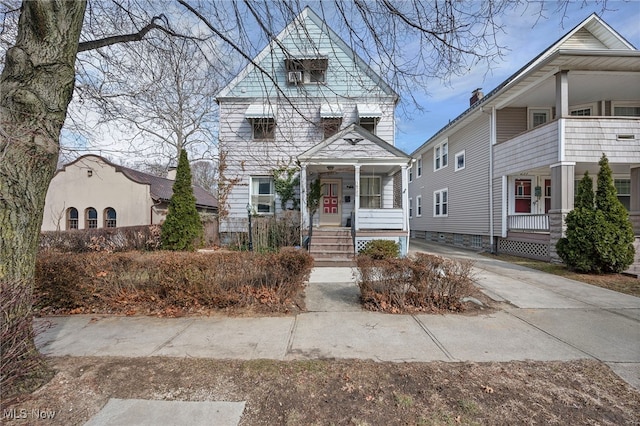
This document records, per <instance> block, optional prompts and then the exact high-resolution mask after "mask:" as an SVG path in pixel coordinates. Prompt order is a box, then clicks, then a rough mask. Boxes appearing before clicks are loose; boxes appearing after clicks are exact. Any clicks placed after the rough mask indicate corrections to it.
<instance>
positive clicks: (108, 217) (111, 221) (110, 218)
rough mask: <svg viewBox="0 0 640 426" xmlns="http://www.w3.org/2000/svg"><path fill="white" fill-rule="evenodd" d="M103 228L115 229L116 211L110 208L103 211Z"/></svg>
mask: <svg viewBox="0 0 640 426" xmlns="http://www.w3.org/2000/svg"><path fill="white" fill-rule="evenodd" d="M103 216H104V227H105V228H115V227H116V211H115V209H113V208H111V207H107V208H106V209H104V215H103Z"/></svg>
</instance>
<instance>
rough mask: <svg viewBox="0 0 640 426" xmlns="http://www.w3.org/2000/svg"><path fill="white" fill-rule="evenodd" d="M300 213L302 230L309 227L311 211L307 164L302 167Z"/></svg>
mask: <svg viewBox="0 0 640 426" xmlns="http://www.w3.org/2000/svg"><path fill="white" fill-rule="evenodd" d="M300 215H301V220H300V224H301V227H300V229H301V231H302V230H304V229H307V228H309V211H308V208H307V165H306V164H303V165H302V166H301V167H300Z"/></svg>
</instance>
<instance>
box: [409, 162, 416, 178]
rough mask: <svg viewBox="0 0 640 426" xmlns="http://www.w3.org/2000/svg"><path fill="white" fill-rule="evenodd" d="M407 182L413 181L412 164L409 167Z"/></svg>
mask: <svg viewBox="0 0 640 426" xmlns="http://www.w3.org/2000/svg"><path fill="white" fill-rule="evenodd" d="M414 164H415V163H414ZM409 182H413V164H411V167H409Z"/></svg>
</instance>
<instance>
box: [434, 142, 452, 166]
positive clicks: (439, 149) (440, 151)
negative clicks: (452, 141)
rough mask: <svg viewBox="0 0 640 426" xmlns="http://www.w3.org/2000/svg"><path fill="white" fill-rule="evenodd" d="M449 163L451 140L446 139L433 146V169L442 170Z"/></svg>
mask: <svg viewBox="0 0 640 426" xmlns="http://www.w3.org/2000/svg"><path fill="white" fill-rule="evenodd" d="M448 164H449V141H448V140H445V141H444V142H441V143H440V144H438V145H436V146H435V147H434V148H433V170H440V169H442V168H444V167H447V165H448Z"/></svg>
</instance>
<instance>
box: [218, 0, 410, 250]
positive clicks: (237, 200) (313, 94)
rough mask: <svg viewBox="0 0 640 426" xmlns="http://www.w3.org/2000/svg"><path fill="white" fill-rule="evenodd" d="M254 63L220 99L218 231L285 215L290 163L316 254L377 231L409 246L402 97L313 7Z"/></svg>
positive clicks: (356, 243) (350, 245) (354, 244)
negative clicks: (318, 192) (282, 191)
mask: <svg viewBox="0 0 640 426" xmlns="http://www.w3.org/2000/svg"><path fill="white" fill-rule="evenodd" d="M254 62H255V64H256V65H254V64H249V65H248V66H247V67H245V68H244V69H243V70H242V71H241V72H240V73H239V74H238V75H237V76H236V77H235V78H234V79H233V80H232V81H231V82H230V83H229V84H228V85H227V86H226V87H225V88H224V89H223V90H222V91H221V92H220V93H219V94H218V96H217V102H218V104H219V106H220V130H219V135H220V143H219V147H220V152H221V157H222V158H224V164H223V168H224V173H223V174H222V176H221V186H222V187H223V188H224V187H225V186H226V187H227V188H228V195H227V196H226V197H225V198H226V199H225V200H222V197H221V200H220V202H221V204H222V203H225V202H226V205H224V206H222V207H221V209H222V208H226V209H227V213H228V215H227V216H226V218H224V219H221V222H220V231H221V237H223V239H224V237H225V235H227V236H229V235H232V234H233V233H246V232H247V207H248V208H249V209H250V211H251V212H252V213H253V214H254V215H260V216H270V215H277V214H280V213H281V206H280V202H279V200H278V196H277V194H276V193H275V190H274V184H273V182H274V180H273V171H274V169H277V168H279V167H291V168H296V169H297V170H298V173H299V177H300V188H299V198H300V221H301V224H302V229H303V232H306V229H307V228H308V225H309V223H310V221H311V220H313V225H314V229H316V230H315V231H313V239H312V241H311V247H310V252H311V254H312V255H313V256H314V257H315V258H316V260H319V259H321V258H323V259H325V260H327V261H329V260H337V259H338V258H339V257H341V256H342V258H348V257H349V256H352V255H353V253H354V250H357V249H360V248H362V246H363V245H364V244H365V243H366V242H367V241H368V240H371V239H378V238H384V239H391V240H394V241H396V242H398V243H399V244H400V246H401V250H402V252H403V253H406V251H407V241H408V236H409V222H408V197H407V190H406V189H407V186H408V168H409V166H410V161H411V158H410V157H409V156H408V155H406V154H404V153H403V152H402V151H400V150H399V149H397V148H396V147H395V146H394V142H395V140H394V139H395V107H396V104H397V102H398V95H397V94H396V93H395V92H394V91H393V90H392V89H391V87H390V86H389V85H388V84H387V83H385V82H384V81H383V80H382V79H381V78H380V76H378V75H377V74H376V73H375V72H374V71H373V70H372V69H371V68H370V67H369V66H368V65H367V64H366V63H365V62H364V61H363V60H362V59H361V58H360V57H359V56H358V55H357V54H356V53H354V52H353V51H352V50H351V49H350V48H349V46H347V44H346V43H345V42H344V41H343V40H341V39H340V37H339V36H338V35H337V34H336V33H335V32H334V31H333V30H331V29H330V28H329V27H328V26H327V25H326V23H325V22H324V21H323V20H322V19H321V18H320V17H319V16H318V15H316V13H314V12H313V11H312V10H311V9H310V8H308V7H307V8H305V9H304V10H303V11H302V12H301V13H300V15H298V16H297V17H296V18H295V19H294V20H293V21H292V22H291V23H289V24H288V25H287V26H286V27H285V28H284V30H282V32H280V33H279V34H278V35H277V37H276V38H275V39H274V40H273V41H272V42H271V43H270V44H269V45H268V46H266V47H265V48H264V49H263V50H262V51H261V52H260V53H259V54H258V56H257V57H256V58H255V59H254ZM316 179H320V181H321V183H322V188H323V197H322V200H321V204H320V209H319V211H318V213H316V214H315V215H314V217H313V219H311V218H310V217H309V214H308V209H307V206H306V199H307V192H308V190H309V188H310V184H311V183H312V182H314V181H315V180H316ZM403 190H404V192H403ZM329 233H331V234H332V236H331V237H329V236H327V234H329ZM325 239H326V243H327V245H326V246H323V242H324V241H325ZM329 240H333V241H329ZM337 240H340V241H337ZM329 242H331V244H332V245H331V246H330V245H328V244H329Z"/></svg>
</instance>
